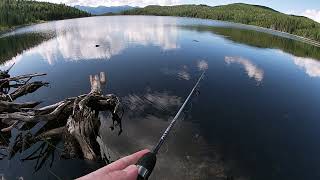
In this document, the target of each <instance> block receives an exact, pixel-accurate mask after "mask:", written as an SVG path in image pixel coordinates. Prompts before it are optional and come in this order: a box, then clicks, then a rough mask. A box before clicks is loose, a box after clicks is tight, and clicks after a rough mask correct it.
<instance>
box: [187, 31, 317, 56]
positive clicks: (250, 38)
mask: <svg viewBox="0 0 320 180" xmlns="http://www.w3.org/2000/svg"><path fill="white" fill-rule="evenodd" d="M183 28H186V29H191V30H196V31H199V32H212V33H214V34H218V35H222V36H223V37H224V38H226V39H229V40H231V41H234V42H236V43H242V44H246V45H249V46H253V47H258V48H273V49H281V50H282V51H284V52H287V53H290V54H293V55H295V56H298V57H309V58H313V59H318V60H320V48H319V47H317V46H313V45H310V44H307V43H304V42H300V41H297V40H292V39H287V38H282V37H279V36H274V35H272V34H267V33H262V32H258V31H252V30H246V29H233V28H223V27H212V26H183Z"/></svg>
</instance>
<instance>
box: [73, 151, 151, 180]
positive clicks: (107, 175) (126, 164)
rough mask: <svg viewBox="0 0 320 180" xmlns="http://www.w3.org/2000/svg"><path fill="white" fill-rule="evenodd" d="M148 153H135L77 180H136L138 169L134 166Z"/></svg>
mask: <svg viewBox="0 0 320 180" xmlns="http://www.w3.org/2000/svg"><path fill="white" fill-rule="evenodd" d="M148 152H149V150H147V149H145V150H142V151H139V152H136V153H134V154H131V155H129V156H126V157H124V158H121V159H119V160H117V161H115V162H113V163H111V164H109V165H107V166H105V167H102V168H100V169H98V170H96V171H94V172H92V173H90V174H87V175H85V176H82V177H80V178H78V179H77V180H136V179H137V177H138V168H137V167H136V165H135V164H136V163H137V162H138V160H139V159H140V158H141V157H142V156H143V155H145V154H146V153H148Z"/></svg>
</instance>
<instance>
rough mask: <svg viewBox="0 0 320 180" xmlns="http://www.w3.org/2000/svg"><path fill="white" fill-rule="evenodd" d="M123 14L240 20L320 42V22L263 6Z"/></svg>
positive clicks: (160, 8)
mask: <svg viewBox="0 0 320 180" xmlns="http://www.w3.org/2000/svg"><path fill="white" fill-rule="evenodd" d="M120 14H123V15H156V16H182V17H195V18H203V19H213V20H221V21H229V22H235V23H242V24H248V25H254V26H260V27H264V28H269V29H274V30H278V31H282V32H287V33H290V34H294V35H298V36H302V37H306V38H309V39H312V40H316V41H318V42H320V24H319V23H317V22H315V21H313V20H311V19H309V18H306V17H301V16H293V15H287V14H283V13H281V12H278V11H276V10H274V9H271V8H269V7H265V6H259V5H251V4H243V3H236V4H229V5H222V6H215V7H210V6H207V5H178V6H147V7H144V8H136V9H131V10H127V11H124V12H121V13H120Z"/></svg>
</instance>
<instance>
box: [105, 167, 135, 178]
mask: <svg viewBox="0 0 320 180" xmlns="http://www.w3.org/2000/svg"><path fill="white" fill-rule="evenodd" d="M137 177H138V168H137V167H136V166H135V165H130V166H128V167H126V168H125V169H123V170H120V171H113V172H110V173H109V174H108V180H109V179H110V180H111V179H112V180H136V179H137Z"/></svg>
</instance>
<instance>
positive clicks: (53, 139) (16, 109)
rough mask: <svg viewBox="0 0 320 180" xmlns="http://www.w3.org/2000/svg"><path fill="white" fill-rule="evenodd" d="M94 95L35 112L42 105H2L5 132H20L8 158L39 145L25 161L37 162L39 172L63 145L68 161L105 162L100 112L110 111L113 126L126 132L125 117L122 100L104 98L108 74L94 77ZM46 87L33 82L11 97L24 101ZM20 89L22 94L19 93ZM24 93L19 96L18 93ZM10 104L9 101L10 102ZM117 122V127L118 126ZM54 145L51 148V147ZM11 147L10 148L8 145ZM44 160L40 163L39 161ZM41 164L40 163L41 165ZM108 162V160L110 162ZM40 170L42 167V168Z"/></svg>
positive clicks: (106, 96) (0, 104) (1, 114)
mask: <svg viewBox="0 0 320 180" xmlns="http://www.w3.org/2000/svg"><path fill="white" fill-rule="evenodd" d="M90 83H91V91H90V92H89V93H88V94H83V95H80V96H77V97H71V98H67V99H64V100H62V101H60V102H57V103H55V104H52V105H49V106H46V107H42V108H38V109H37V108H35V106H37V105H38V104H39V103H38V102H29V103H13V102H6V101H0V120H1V124H2V131H3V132H8V131H11V129H13V128H17V129H20V131H21V132H20V134H18V135H17V136H16V138H15V140H14V142H13V143H11V145H10V148H8V157H9V158H11V157H13V156H14V155H15V154H16V153H17V152H21V151H24V150H26V149H28V148H29V147H31V146H33V145H34V144H35V143H37V142H39V141H43V142H44V144H43V145H40V147H39V148H38V149H36V150H35V151H34V152H33V153H31V154H30V155H28V156H27V157H25V158H23V159H22V160H32V159H37V165H36V166H37V167H35V170H37V169H38V168H39V167H41V166H42V164H43V161H45V160H46V159H48V158H49V156H51V157H52V156H53V154H54V153H53V151H54V150H55V148H53V149H52V146H55V145H57V144H58V143H59V142H60V141H61V140H62V141H63V144H64V145H63V152H62V153H63V154H62V155H61V156H62V157H64V158H75V157H81V158H84V159H88V160H103V159H102V158H105V157H101V152H100V147H99V143H98V142H97V138H98V139H99V135H98V134H99V128H100V118H99V112H101V111H109V112H110V114H111V115H112V119H113V126H112V127H111V129H112V130H113V129H114V126H115V125H118V126H119V128H120V130H119V134H120V133H121V132H122V126H121V118H122V117H121V116H119V115H118V113H119V109H120V108H119V107H120V106H119V105H120V100H119V98H118V97H117V96H115V95H113V94H108V95H103V94H102V90H101V87H102V86H103V85H104V84H105V83H106V78H105V74H104V73H100V75H95V76H90ZM43 85H45V83H42V82H33V83H28V84H25V85H23V86H21V87H19V88H18V89H17V90H16V91H17V92H16V91H14V92H13V93H11V98H12V99H13V98H15V97H20V96H21V95H24V94H25V92H28V93H32V92H34V91H35V90H37V89H38V88H39V87H41V86H43ZM19 89H20V90H19ZM20 91H21V92H24V93H18V92H20ZM6 100H8V99H6ZM40 122H41V123H43V122H45V123H46V124H45V125H44V126H43V127H42V128H40V129H39V130H38V131H37V132H36V133H33V134H32V133H30V131H29V130H30V129H31V128H32V127H33V126H34V125H35V124H37V123H40ZM114 122H117V124H115V125H114ZM100 139H101V138H100ZM49 145H50V146H49ZM7 146H8V147H9V145H7ZM39 159H40V160H39ZM38 161H39V163H38ZM106 161H107V162H108V160H106ZM38 166H39V167H38Z"/></svg>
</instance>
